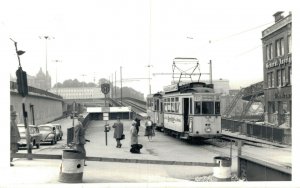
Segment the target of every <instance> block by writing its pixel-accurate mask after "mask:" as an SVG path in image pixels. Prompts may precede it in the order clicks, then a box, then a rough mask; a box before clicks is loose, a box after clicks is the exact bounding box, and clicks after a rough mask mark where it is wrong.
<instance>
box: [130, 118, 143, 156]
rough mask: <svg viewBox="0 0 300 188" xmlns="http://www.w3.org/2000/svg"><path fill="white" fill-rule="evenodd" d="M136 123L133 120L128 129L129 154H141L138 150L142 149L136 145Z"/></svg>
mask: <svg viewBox="0 0 300 188" xmlns="http://www.w3.org/2000/svg"><path fill="white" fill-rule="evenodd" d="M136 124H137V122H136V121H135V120H133V122H132V125H131V128H130V145H131V148H130V152H131V153H141V152H140V149H141V148H142V147H143V146H142V145H141V144H139V143H138V134H137V125H136Z"/></svg>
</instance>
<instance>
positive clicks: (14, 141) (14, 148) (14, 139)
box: [10, 110, 21, 166]
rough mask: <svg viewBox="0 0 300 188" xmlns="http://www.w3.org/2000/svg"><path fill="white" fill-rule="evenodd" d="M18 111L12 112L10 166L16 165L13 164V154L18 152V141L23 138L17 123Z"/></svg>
mask: <svg viewBox="0 0 300 188" xmlns="http://www.w3.org/2000/svg"><path fill="white" fill-rule="evenodd" d="M16 118H17V113H16V111H13V110H12V111H11V112H10V166H14V165H13V164H12V161H13V157H12V154H14V153H17V152H18V149H19V146H18V142H19V141H20V139H21V136H20V132H19V129H18V126H17V123H16Z"/></svg>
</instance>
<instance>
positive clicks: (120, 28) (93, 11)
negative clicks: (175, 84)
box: [0, 0, 293, 95]
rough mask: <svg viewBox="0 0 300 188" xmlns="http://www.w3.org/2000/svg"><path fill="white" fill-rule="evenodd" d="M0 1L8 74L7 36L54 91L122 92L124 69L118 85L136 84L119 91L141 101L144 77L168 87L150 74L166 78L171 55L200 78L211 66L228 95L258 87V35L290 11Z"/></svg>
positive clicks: (146, 2) (11, 66)
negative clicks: (99, 88)
mask: <svg viewBox="0 0 300 188" xmlns="http://www.w3.org/2000/svg"><path fill="white" fill-rule="evenodd" d="M1 2H2V3H1V4H2V5H1V6H0V7H1V8H0V10H1V11H0V29H1V33H2V34H1V44H0V50H1V53H2V54H4V61H3V62H5V64H6V65H7V68H8V71H6V72H7V73H8V74H10V75H12V76H15V71H16V69H17V68H18V61H17V56H16V55H15V48H14V43H13V42H12V41H11V40H10V38H12V39H13V40H15V41H17V44H18V49H19V50H23V51H26V53H25V54H23V55H22V56H21V65H22V67H23V70H25V71H26V72H27V74H29V75H33V76H34V75H36V74H37V72H38V71H39V69H40V68H42V70H43V71H45V69H46V64H47V70H48V72H49V74H50V75H51V77H52V85H54V84H55V83H56V82H63V81H64V80H66V79H75V78H77V79H78V80H79V81H85V82H94V80H96V81H97V80H99V79H100V78H107V79H112V77H113V80H115V76H116V78H117V81H118V82H117V86H119V87H120V67H121V66H122V78H123V79H127V78H141V79H139V80H137V81H125V80H124V81H123V83H122V85H123V86H129V87H134V88H135V89H136V90H138V91H140V92H143V93H145V95H147V94H148V93H149V82H148V79H147V78H149V72H150V77H151V82H150V84H151V92H152V93H153V92H156V91H160V90H162V89H163V87H164V86H165V85H170V83H171V80H172V75H170V74H169V75H157V74H156V75H155V76H153V73H172V63H173V59H174V58H176V57H194V58H197V59H198V60H199V65H200V72H201V73H208V72H209V64H208V62H209V60H212V74H213V79H220V78H222V79H227V80H229V83H230V87H231V88H232V89H238V88H240V87H246V86H248V85H250V84H252V83H256V82H259V81H262V80H263V65H262V43H261V32H262V30H264V29H266V28H267V27H268V26H270V25H272V24H273V23H274V18H273V16H272V15H273V14H274V13H275V12H277V11H278V10H282V11H285V14H288V12H289V11H292V10H293V9H292V6H291V4H288V3H285V4H284V5H283V3H276V2H280V1H272V4H270V3H269V2H268V1H262V2H259V3H258V2H257V3H255V2H256V1H216V0H212V1H201V0H164V1H158V0H126V1H124V0H123V1H122V0H110V1H96V0H88V1H78V0H77V1H76V0H75V1H67V0H64V1H61V0H59V1H58V0H51V1H50V0H44V1H34V0H27V1H15V0H12V1H1ZM273 2H274V3H273ZM286 2H287V1H286ZM279 5H280V6H279ZM285 5H286V6H285ZM43 36H49V37H50V40H47V41H46V40H45V38H43ZM209 41H211V43H209ZM46 48H47V55H46ZM46 58H47V63H46ZM148 65H151V66H148ZM181 66H184V65H181ZM149 67H150V68H149ZM10 75H7V76H8V78H9V76H10ZM208 78H209V77H208V76H207V75H204V74H203V75H202V76H201V79H203V80H207V79H208Z"/></svg>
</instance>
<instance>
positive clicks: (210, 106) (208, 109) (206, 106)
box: [202, 102, 214, 115]
mask: <svg viewBox="0 0 300 188" xmlns="http://www.w3.org/2000/svg"><path fill="white" fill-rule="evenodd" d="M202 114H205V115H206V114H214V102H202Z"/></svg>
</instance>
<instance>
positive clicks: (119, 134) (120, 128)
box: [112, 117, 123, 148]
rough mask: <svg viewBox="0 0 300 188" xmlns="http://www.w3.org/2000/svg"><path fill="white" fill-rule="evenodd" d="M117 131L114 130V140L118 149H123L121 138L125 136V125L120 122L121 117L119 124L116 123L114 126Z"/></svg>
mask: <svg viewBox="0 0 300 188" xmlns="http://www.w3.org/2000/svg"><path fill="white" fill-rule="evenodd" d="M112 127H113V128H114V129H115V130H114V138H115V139H116V141H117V146H116V147H117V148H121V146H122V144H121V138H122V135H123V123H122V122H121V120H120V117H117V122H116V123H114V125H113V126H112Z"/></svg>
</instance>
